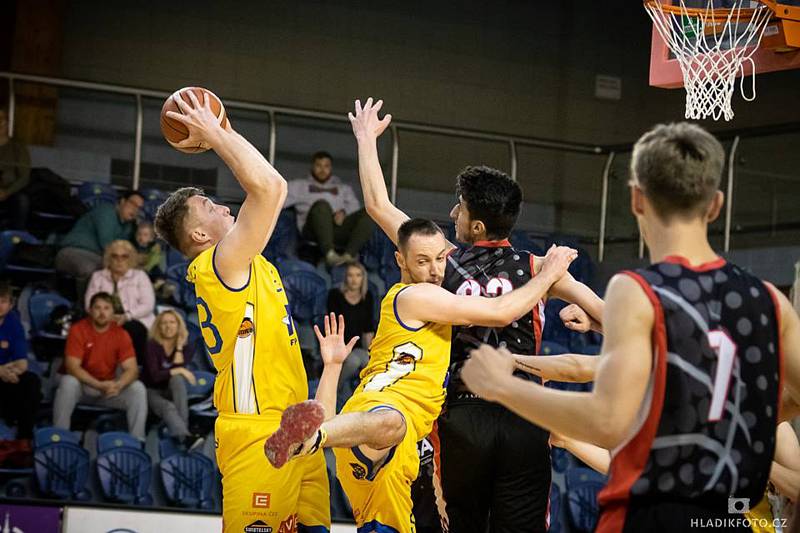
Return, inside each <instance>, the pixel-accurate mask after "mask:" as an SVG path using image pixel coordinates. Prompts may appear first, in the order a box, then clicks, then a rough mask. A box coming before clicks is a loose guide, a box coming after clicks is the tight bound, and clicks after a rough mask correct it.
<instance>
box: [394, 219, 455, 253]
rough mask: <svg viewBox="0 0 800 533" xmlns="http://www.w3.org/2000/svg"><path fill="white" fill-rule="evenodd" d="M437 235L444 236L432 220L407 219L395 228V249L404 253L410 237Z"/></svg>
mask: <svg viewBox="0 0 800 533" xmlns="http://www.w3.org/2000/svg"><path fill="white" fill-rule="evenodd" d="M437 233H441V234H442V235H444V232H443V231H442V228H440V227H439V226H438V225H437V224H436V222H434V221H433V220H428V219H427V218H411V219H408V220H406V221H405V222H403V223H402V224H400V227H399V228H397V247H398V248H399V249H400V251H401V252H404V251H405V249H406V246H407V245H408V240H409V239H410V238H411V236H412V235H436V234H437Z"/></svg>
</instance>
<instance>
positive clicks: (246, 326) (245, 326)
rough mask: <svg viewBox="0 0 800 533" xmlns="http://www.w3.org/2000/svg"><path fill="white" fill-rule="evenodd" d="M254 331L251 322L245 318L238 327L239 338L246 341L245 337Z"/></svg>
mask: <svg viewBox="0 0 800 533" xmlns="http://www.w3.org/2000/svg"><path fill="white" fill-rule="evenodd" d="M254 329H255V328H254V327H253V321H252V320H250V319H249V318H245V319H244V320H242V324H241V325H240V326H239V333H238V335H239V338H240V339H246V338H247V337H249V336H250V335H252V334H253V331H254Z"/></svg>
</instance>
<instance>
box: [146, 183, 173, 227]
mask: <svg viewBox="0 0 800 533" xmlns="http://www.w3.org/2000/svg"><path fill="white" fill-rule="evenodd" d="M139 192H140V193H142V197H144V207H142V214H143V215H144V217H145V218H146V219H147V220H149V221H150V222H152V221H153V220H154V219H155V218H156V211H157V210H158V206H160V205H161V204H162V203H163V202H164V200H166V199H167V197H168V196H169V194H167V193H166V192H164V191H162V190H159V189H142V190H141V191H139Z"/></svg>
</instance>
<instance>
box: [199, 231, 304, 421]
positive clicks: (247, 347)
mask: <svg viewBox="0 0 800 533" xmlns="http://www.w3.org/2000/svg"><path fill="white" fill-rule="evenodd" d="M216 249H217V247H216V246H213V247H211V248H209V249H207V250H204V251H203V252H202V253H200V255H198V256H197V257H196V258H195V259H194V260H193V261H192V262H191V263H190V264H189V269H188V273H187V279H188V280H189V281H190V282H191V283H193V284H194V290H195V294H196V296H197V312H198V315H199V319H200V326H201V329H202V332H203V340H204V341H205V344H206V348H207V349H208V352H209V354H210V355H211V359H212V361H213V362H214V366H215V367H216V369H217V379H216V382H215V384H214V405H215V406H216V408H217V410H218V411H219V412H220V414H225V413H241V414H258V415H273V416H275V415H277V416H278V417H279V416H280V414H281V412H283V410H284V409H286V407H288V406H289V405H292V404H295V403H297V402H301V401H303V400H306V399H307V397H308V382H307V379H306V372H305V368H304V367H303V357H302V355H301V353H300V344H299V342H298V339H297V332H296V331H295V326H294V322H293V320H292V313H291V308H290V307H289V302H288V300H287V299H286V291H285V290H284V288H283V283H282V282H281V277H280V275H279V274H278V270H277V269H276V268H275V266H273V265H272V264H271V263H270V262H269V261H267V260H266V259H265V258H264V257H262V256H261V255H257V256H256V257H254V258H253V261H252V263H251V265H250V277H249V279H248V281H247V284H246V285H245V286H244V287H242V288H231V287H228V286H226V285H225V283H224V282H223V281H222V280H221V279H220V277H219V276H218V275H217V271H216V268H215V265H214V255H215V253H216Z"/></svg>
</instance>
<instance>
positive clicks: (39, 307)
mask: <svg viewBox="0 0 800 533" xmlns="http://www.w3.org/2000/svg"><path fill="white" fill-rule="evenodd" d="M60 305H63V306H66V307H67V308H72V302H70V301H69V300H67V299H66V298H64V297H63V296H61V295H60V294H58V293H55V292H40V293H37V294H34V295H33V296H31V298H30V300H29V301H28V312H29V313H30V321H31V336H32V337H45V338H59V339H63V338H64V336H63V335H61V334H59V333H49V332H47V331H45V327H46V326H47V324H48V323H49V322H50V314H51V313H52V312H53V309H55V308H56V307H58V306H60Z"/></svg>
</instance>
